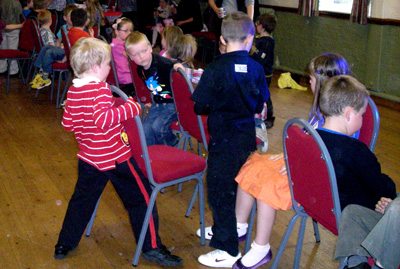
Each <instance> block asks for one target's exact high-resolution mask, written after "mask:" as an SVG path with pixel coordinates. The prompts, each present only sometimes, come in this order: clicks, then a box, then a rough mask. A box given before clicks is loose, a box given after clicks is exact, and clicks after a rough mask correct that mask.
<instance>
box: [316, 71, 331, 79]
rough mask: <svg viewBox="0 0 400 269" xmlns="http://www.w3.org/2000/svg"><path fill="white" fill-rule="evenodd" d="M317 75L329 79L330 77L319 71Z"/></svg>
mask: <svg viewBox="0 0 400 269" xmlns="http://www.w3.org/2000/svg"><path fill="white" fill-rule="evenodd" d="M317 74H318V75H320V76H321V77H326V78H329V76H328V75H327V74H325V73H324V72H322V71H317Z"/></svg>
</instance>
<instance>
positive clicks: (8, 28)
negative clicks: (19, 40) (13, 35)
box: [4, 22, 25, 30]
mask: <svg viewBox="0 0 400 269" xmlns="http://www.w3.org/2000/svg"><path fill="white" fill-rule="evenodd" d="M24 23H25V22H23V23H20V24H8V25H6V27H5V28H4V29H5V30H15V29H21V28H22V26H24Z"/></svg>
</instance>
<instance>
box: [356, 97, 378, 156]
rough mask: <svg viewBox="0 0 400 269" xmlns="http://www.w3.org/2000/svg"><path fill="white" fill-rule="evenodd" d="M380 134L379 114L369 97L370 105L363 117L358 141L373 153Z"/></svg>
mask: <svg viewBox="0 0 400 269" xmlns="http://www.w3.org/2000/svg"><path fill="white" fill-rule="evenodd" d="M378 134H379V112H378V109H377V108H376V105H375V103H374V101H373V100H372V99H371V97H368V105H367V110H366V111H365V114H364V115H363V123H362V126H361V129H360V134H359V136H358V140H360V141H361V142H363V143H364V144H365V145H367V146H368V147H369V149H370V150H371V151H372V152H373V151H374V150H375V145H376V141H377V140H378Z"/></svg>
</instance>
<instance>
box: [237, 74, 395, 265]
mask: <svg viewBox="0 0 400 269" xmlns="http://www.w3.org/2000/svg"><path fill="white" fill-rule="evenodd" d="M324 91H325V92H324ZM367 96H368V91H367V90H366V89H365V87H364V86H363V85H362V84H361V83H359V82H358V81H357V80H356V79H354V78H352V77H350V76H346V75H340V76H335V77H333V78H331V79H329V80H328V82H327V83H326V84H325V85H324V87H323V88H322V90H321V96H320V102H319V104H320V109H321V111H322V112H323V113H324V116H325V124H324V125H323V126H322V127H323V128H322V129H317V131H318V133H319V134H320V136H321V138H322V140H323V141H324V142H325V145H326V146H327V149H328V151H329V152H330V153H331V158H332V162H333V166H334V168H335V172H336V180H337V183H338V190H339V198H340V205H341V208H342V209H343V208H345V207H346V206H347V205H348V204H353V203H354V204H359V205H364V206H367V205H368V207H369V208H371V207H373V208H374V206H375V203H377V202H378V200H379V198H380V197H382V196H384V197H391V198H393V197H395V195H396V188H395V186H394V183H393V181H392V180H391V179H390V178H388V177H387V176H386V175H384V174H381V171H380V166H379V163H378V162H377V160H376V158H375V156H374V155H373V153H372V152H371V151H370V150H369V149H368V147H367V146H366V145H365V144H363V143H362V142H360V141H358V140H356V139H355V138H352V137H350V136H351V135H353V134H354V133H355V132H357V131H358V130H359V129H360V128H361V124H362V114H363V113H364V112H365V109H366V106H367V99H366V98H367ZM333 153H334V154H333ZM282 161H283V160H282ZM279 167H280V165H279V164H277V163H275V164H274V163H271V162H269V163H268V162H266V161H265V160H264V161H263V160H262V158H261V157H260V156H257V155H255V156H252V158H250V159H249V161H248V162H246V164H245V165H244V166H243V168H242V170H241V171H240V172H239V175H238V177H237V178H236V180H237V181H238V183H239V188H238V196H237V197H238V199H237V203H236V217H237V220H238V222H241V221H247V218H248V216H249V213H250V210H251V207H252V205H253V201H254V199H257V214H258V216H257V232H256V238H255V240H254V242H253V243H252V248H251V250H250V251H249V252H248V253H246V255H245V256H243V258H242V259H241V260H239V261H238V263H237V264H236V267H235V268H243V267H242V266H246V267H252V268H257V267H258V266H261V265H262V264H264V263H266V262H268V261H269V260H271V258H272V253H271V249H270V245H269V238H270V235H271V232H272V227H273V224H274V220H275V214H276V210H278V209H283V210H286V209H289V208H290V207H291V200H290V199H291V198H290V190H289V186H288V180H287V178H286V177H284V176H283V175H282V174H280V173H279V172H278V169H279ZM260 172H261V174H262V175H263V177H262V178H261V177H257V176H256V174H257V173H260ZM256 186H258V187H259V190H260V192H259V193H260V194H256V193H255V192H254V191H252V189H253V190H254V188H255V187H256ZM274 190H279V193H278V194H277V195H273V193H276V191H274ZM276 196H277V197H279V199H278V198H276Z"/></svg>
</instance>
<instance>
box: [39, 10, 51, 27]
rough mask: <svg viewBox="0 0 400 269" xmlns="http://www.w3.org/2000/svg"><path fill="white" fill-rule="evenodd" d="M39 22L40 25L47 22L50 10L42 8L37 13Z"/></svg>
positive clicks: (49, 17)
mask: <svg viewBox="0 0 400 269" xmlns="http://www.w3.org/2000/svg"><path fill="white" fill-rule="evenodd" d="M38 19H39V24H40V26H42V25H43V24H46V23H49V21H50V19H51V12H50V11H48V10H47V9H43V10H41V11H39V13H38Z"/></svg>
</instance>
